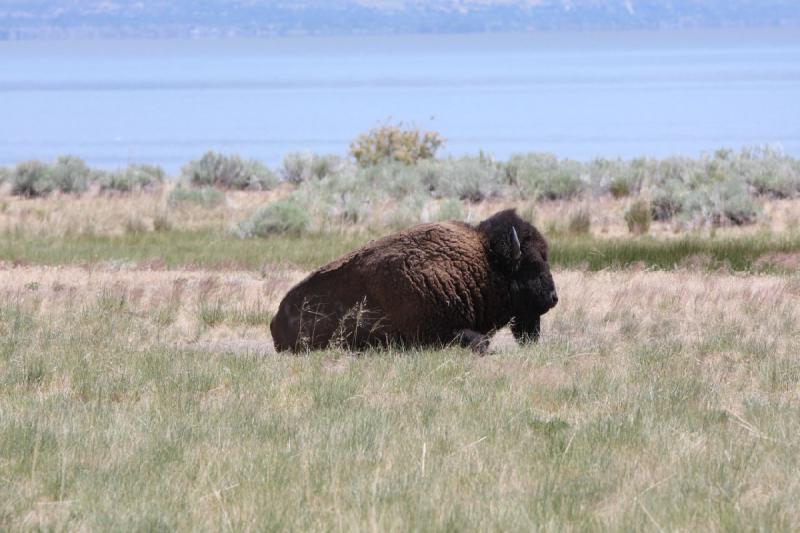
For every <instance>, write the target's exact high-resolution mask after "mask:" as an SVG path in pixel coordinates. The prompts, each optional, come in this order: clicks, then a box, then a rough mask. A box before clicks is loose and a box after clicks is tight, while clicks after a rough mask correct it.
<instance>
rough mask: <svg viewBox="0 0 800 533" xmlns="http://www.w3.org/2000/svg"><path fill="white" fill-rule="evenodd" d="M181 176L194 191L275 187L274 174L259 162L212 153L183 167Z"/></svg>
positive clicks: (275, 178) (236, 156) (275, 179)
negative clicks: (215, 188) (200, 188)
mask: <svg viewBox="0 0 800 533" xmlns="http://www.w3.org/2000/svg"><path fill="white" fill-rule="evenodd" d="M182 175H183V177H184V178H185V179H186V180H188V181H189V183H191V184H192V185H194V186H197V187H203V186H214V187H220V188H223V189H239V190H244V189H249V190H269V189H272V188H274V187H275V186H276V185H277V184H278V178H277V177H276V176H275V174H273V173H272V171H270V170H269V169H268V168H267V167H265V166H264V165H262V164H261V163H259V162H258V161H254V160H249V161H245V160H243V159H242V158H241V157H239V156H238V155H233V156H225V155H222V154H219V153H217V152H213V151H209V152H206V153H205V154H204V155H203V157H201V158H200V159H197V160H194V161H191V162H189V164H187V165H186V166H185V167H183V170H182Z"/></svg>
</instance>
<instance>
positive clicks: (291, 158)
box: [281, 153, 344, 185]
mask: <svg viewBox="0 0 800 533" xmlns="http://www.w3.org/2000/svg"><path fill="white" fill-rule="evenodd" d="M343 167H344V161H343V160H342V158H340V157H339V156H335V155H316V154H302V153H292V154H287V155H286V157H284V158H283V166H282V167H281V175H282V177H283V179H284V180H285V181H288V182H289V183H294V184H295V185H299V184H301V183H303V182H304V181H308V180H310V179H318V180H321V179H324V178H326V177H327V176H330V175H332V174H336V173H338V172H341V171H342V170H343Z"/></svg>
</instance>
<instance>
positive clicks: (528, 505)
mask: <svg viewBox="0 0 800 533" xmlns="http://www.w3.org/2000/svg"><path fill="white" fill-rule="evenodd" d="M650 275H651V276H655V275H654V274H650ZM637 283H639V284H640V285H641V284H642V283H643V281H642V280H640V281H638V282H637ZM661 283H667V284H668V286H670V287H674V286H675V284H673V283H669V281H668V280H667V281H662V282H661ZM626 290H628V291H629V290H630V289H626ZM727 290H732V291H738V290H739V289H738V288H737V287H735V286H734V287H733V288H730V289H727ZM745 292H746V291H745ZM619 294H623V295H624V294H629V292H628V293H619ZM742 294H744V293H742ZM641 296H642V295H641V294H640V295H634V296H629V297H631V298H634V299H635V300H636V301H639V298H640V297H641ZM668 296H669V295H667V296H665V298H664V299H663V301H662V299H658V300H657V301H656V302H654V309H655V310H654V311H653V313H652V315H651V316H648V317H639V321H638V322H640V323H639V324H636V325H634V326H632V327H633V329H632V330H625V331H621V330H620V332H619V333H615V334H613V335H610V336H609V333H608V331H616V330H617V328H623V327H631V326H626V325H625V324H626V323H627V321H628V320H629V317H627V316H626V315H625V312H623V311H621V312H620V313H619V314H617V315H614V316H610V315H606V316H602V317H600V318H598V317H597V316H595V315H593V314H592V313H594V308H593V307H592V305H591V304H590V303H589V304H587V303H586V302H577V301H575V300H574V299H571V300H570V301H573V304H569V303H568V304H566V305H568V307H567V308H566V309H565V310H564V311H563V312H561V314H558V315H556V316H553V317H552V318H548V322H547V328H548V330H547V332H546V335H545V336H544V337H543V340H542V344H540V345H538V346H534V347H530V348H526V349H512V350H510V351H506V352H503V353H500V354H496V355H493V356H490V357H486V358H476V357H475V356H473V355H472V354H471V353H469V352H467V351H464V350H442V351H410V352H405V353H402V352H382V353H373V354H366V355H363V356H360V357H352V356H348V355H345V354H342V353H339V352H328V353H315V354H311V355H310V356H305V357H295V356H274V355H273V356H268V357H264V356H255V355H252V354H246V353H244V354H243V353H234V352H230V351H225V350H214V349H208V348H206V349H202V348H197V347H194V348H192V347H184V348H180V347H178V346H176V345H174V344H170V343H165V342H161V341H159V340H158V339H159V337H160V335H159V334H158V333H159V332H160V331H162V330H163V328H164V327H165V326H164V325H163V323H162V322H161V321H160V319H159V318H158V311H159V310H158V309H150V310H149V312H146V313H142V312H136V309H134V308H132V307H131V306H130V305H131V304H130V303H129V302H127V301H126V300H124V299H119V298H113V297H110V296H109V295H108V294H105V293H100V294H99V295H98V296H97V297H96V299H94V300H92V299H87V298H81V297H75V299H74V300H68V301H61V302H60V304H58V305H48V306H42V305H41V304H40V302H39V301H38V300H36V297H31V296H28V297H26V298H22V297H15V296H10V297H5V298H4V300H3V301H2V303H0V319H1V320H0V391H2V393H0V479H2V483H0V529H9V530H17V529H24V528H32V529H36V528H42V529H69V530H76V529H89V530H148V531H150V530H175V529H180V530H197V529H233V530H242V529H259V530H261V529H268V530H285V529H289V530H303V531H308V530H339V531H353V530H364V529H374V530H380V531H386V530H396V531H408V530H426V531H455V530H458V531H461V530H474V531H488V530H494V531H531V530H537V529H544V530H553V531H560V530H564V529H577V530H608V529H611V530H627V531H643V530H659V529H665V530H677V529H681V530H698V529H700V530H764V531H779V530H785V531H789V530H792V529H793V528H794V527H796V524H797V523H798V520H800V506H798V503H797V502H798V501H800V485H798V483H797V481H796V472H797V471H798V469H799V468H800V453H798V452H800V442H798V440H797V436H798V435H800V412H799V411H798V404H797V399H798V398H797V390H798V389H797V387H798V383H800V365H799V364H798V362H797V360H796V350H797V349H798V348H799V347H798V345H797V341H798V339H797V338H796V336H795V337H794V338H792V336H791V335H792V332H793V331H794V332H796V331H797V329H796V328H797V325H798V322H797V320H798V316H797V315H796V314H793V315H792V314H786V313H785V311H786V310H787V309H790V307H787V306H790V305H791V302H790V300H789V298H790V297H789V296H785V295H784V296H780V295H778V296H777V301H773V300H772V299H770V301H769V302H768V303H765V300H761V299H757V300H754V301H755V302H760V303H756V304H753V303H751V302H750V301H749V300H747V301H746V300H742V301H737V302H727V303H726V304H725V305H736V306H743V307H747V308H749V309H751V310H752V311H751V312H752V313H753V316H752V317H751V319H752V322H749V323H740V322H731V321H730V319H724V318H723V319H720V318H712V317H711V316H710V315H711V314H712V313H704V316H706V317H707V318H706V319H704V320H708V321H709V322H708V324H710V326H709V327H704V328H701V329H700V331H699V332H698V333H697V334H693V335H689V336H687V335H686V332H685V326H684V325H682V323H681V322H680V320H679V317H680V314H681V313H682V307H681V306H680V305H677V306H674V305H673V304H674V302H672V300H670V298H669V297H668ZM623 297H624V296H623ZM752 297H753V295H750V296H745V298H752ZM233 303H234V302H223V303H221V304H220V308H221V307H223V304H224V305H230V304H233ZM164 305H170V304H169V303H166V304H164ZM703 305H711V304H708V303H706V304H703ZM776 305H777V306H778V308H780V309H783V311H781V313H782V316H784V318H783V319H780V320H778V319H777V318H776V316H775V313H773V312H772V310H773V309H774V308H775V306H776ZM737 309H738V307H737ZM559 311H560V310H559ZM224 316H225V314H224V313H222V312H220V314H219V315H218V318H219V320H220V321H224V320H225V318H224ZM203 320H205V319H203ZM212 322H214V324H209V326H213V325H215V324H217V323H218V322H216V321H212ZM578 332H580V333H578ZM759 339H761V341H759ZM756 341H758V342H756ZM720 350H721V351H723V352H724V353H725V354H727V355H726V358H725V359H722V360H720V361H719V362H714V361H708V364H706V360H707V358H709V357H711V356H712V354H713V353H719V352H720ZM733 361H735V363H734V362H733ZM721 371H730V372H731V373H730V374H726V375H729V376H737V375H739V373H741V374H742V375H744V376H750V377H748V378H746V380H745V381H744V383H746V386H744V387H742V386H740V384H741V382H737V381H736V380H735V379H731V380H728V379H723V380H719V379H718V372H721ZM737 383H739V384H737ZM732 398H735V400H734V401H733V403H732V400H731V399H732Z"/></svg>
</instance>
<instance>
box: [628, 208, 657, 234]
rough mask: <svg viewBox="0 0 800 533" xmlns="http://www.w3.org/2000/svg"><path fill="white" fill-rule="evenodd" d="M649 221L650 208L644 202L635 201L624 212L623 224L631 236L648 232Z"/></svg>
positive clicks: (650, 218) (650, 215) (650, 216)
mask: <svg viewBox="0 0 800 533" xmlns="http://www.w3.org/2000/svg"><path fill="white" fill-rule="evenodd" d="M651 221H652V212H651V208H650V205H649V204H648V203H647V202H646V201H645V200H636V201H635V202H633V203H632V204H631V205H630V207H628V209H627V210H626V211H625V223H626V224H627V225H628V231H630V232H631V233H633V234H636V235H644V234H645V233H647V232H648V231H650V222H651Z"/></svg>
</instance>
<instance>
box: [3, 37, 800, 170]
mask: <svg viewBox="0 0 800 533" xmlns="http://www.w3.org/2000/svg"><path fill="white" fill-rule="evenodd" d="M387 118H392V119H394V120H402V121H404V122H406V123H411V124H416V125H418V126H419V127H421V128H424V129H434V130H437V131H439V132H440V133H441V134H442V135H444V137H446V138H447V146H446V152H447V153H450V154H454V155H459V154H477V153H478V151H479V150H484V151H485V152H489V153H492V154H494V155H495V156H497V157H499V158H506V157H508V156H509V155H511V154H513V153H517V152H531V151H548V152H554V153H556V154H558V155H559V156H563V157H573V158H578V159H582V160H586V159H590V158H592V157H595V156H605V157H614V156H622V157H634V156H641V155H652V156H664V155H669V154H686V155H698V154H700V153H702V152H704V151H705V152H707V151H713V150H714V149H716V148H719V147H734V148H738V147H741V146H743V145H757V144H758V145H760V144H765V143H768V144H772V145H775V146H778V147H781V148H783V150H784V151H785V152H787V153H789V154H792V155H794V156H798V157H800V31H798V30H762V31H705V32H660V33H617V34H611V33H609V34H602V33H551V34H547V33H545V34H534V35H457V36H391V37H337V38H322V37H291V38H275V39H268V40H233V41H232V40H220V41H91V42H72V41H67V42H41V41H39V42H37V41H31V42H2V43H0V165H10V164H14V163H17V162H19V161H22V160H26V159H31V158H37V159H51V158H54V157H55V156H57V155H59V154H74V155H78V156H80V157H83V158H84V159H86V160H87V161H88V162H90V163H91V164H93V165H97V166H103V167H112V168H113V167H117V166H121V165H124V164H126V163H128V162H148V163H157V164H160V165H163V166H164V167H165V168H166V169H167V170H168V171H170V172H176V171H177V170H178V169H179V168H180V166H181V165H183V164H184V163H186V162H187V161H189V160H190V159H193V158H196V157H198V156H199V155H201V154H202V153H203V152H204V151H206V150H208V149H215V150H219V151H222V152H226V153H238V154H242V155H244V156H247V157H253V158H257V159H261V160H263V161H265V162H266V163H268V164H270V165H277V164H279V162H280V161H281V159H282V158H283V156H284V155H285V154H286V153H288V152H293V151H313V152H317V153H338V154H345V153H346V152H347V148H348V145H349V142H350V141H351V140H352V139H353V138H354V137H356V136H357V135H358V134H359V133H361V132H363V131H365V130H368V129H369V128H371V127H373V126H375V125H376V124H378V123H379V122H381V121H384V120H386V119H387Z"/></svg>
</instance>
